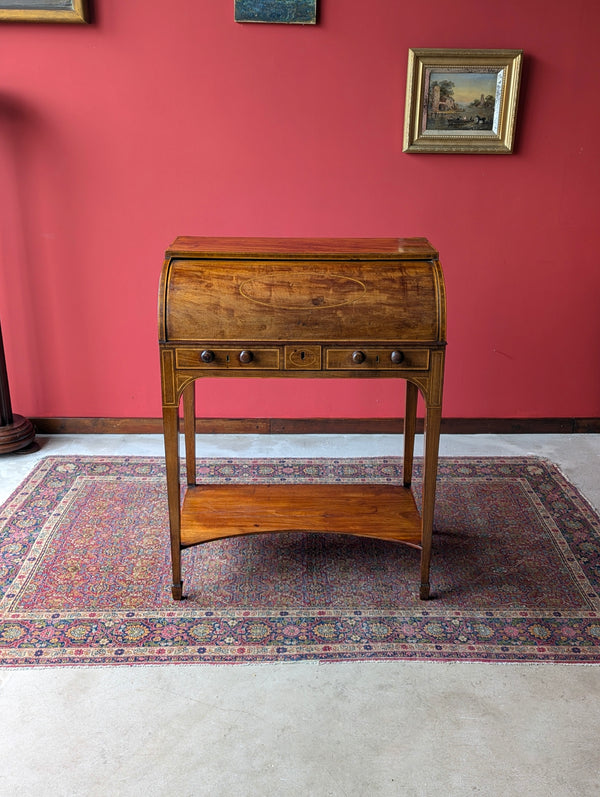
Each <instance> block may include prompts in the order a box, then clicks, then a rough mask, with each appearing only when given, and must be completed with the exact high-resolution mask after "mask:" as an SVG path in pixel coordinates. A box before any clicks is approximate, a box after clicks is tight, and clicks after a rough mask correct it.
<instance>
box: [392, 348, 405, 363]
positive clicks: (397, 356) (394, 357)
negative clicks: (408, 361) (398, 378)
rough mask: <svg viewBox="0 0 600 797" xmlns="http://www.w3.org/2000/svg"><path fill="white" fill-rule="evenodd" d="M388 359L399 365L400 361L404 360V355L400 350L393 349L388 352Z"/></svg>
mask: <svg viewBox="0 0 600 797" xmlns="http://www.w3.org/2000/svg"><path fill="white" fill-rule="evenodd" d="M390 360H391V361H392V362H393V363H394V365H400V363H402V362H404V355H403V354H402V352H401V351H393V352H392V353H391V354H390Z"/></svg>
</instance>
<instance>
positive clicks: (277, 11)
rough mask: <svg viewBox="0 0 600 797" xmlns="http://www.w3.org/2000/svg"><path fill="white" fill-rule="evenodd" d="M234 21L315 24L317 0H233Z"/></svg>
mask: <svg viewBox="0 0 600 797" xmlns="http://www.w3.org/2000/svg"><path fill="white" fill-rule="evenodd" d="M234 3H235V21H236V22H278V23H280V24H287V25H315V24H316V21H317V0H234Z"/></svg>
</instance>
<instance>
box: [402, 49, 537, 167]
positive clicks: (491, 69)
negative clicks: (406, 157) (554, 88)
mask: <svg viewBox="0 0 600 797" xmlns="http://www.w3.org/2000/svg"><path fill="white" fill-rule="evenodd" d="M522 61H523V51H522V50H450V49H444V50H442V49H429V48H421V49H417V48H415V49H410V50H409V52H408V75H407V80H406V107H405V115H404V140H403V146H402V151H403V152H409V153H410V152H415V153H419V152H420V153H426V152H428V153H463V152H464V153H475V154H492V155H510V154H511V153H512V152H513V148H514V141H515V129H516V121H517V105H518V99H519V86H520V81H521V66H522Z"/></svg>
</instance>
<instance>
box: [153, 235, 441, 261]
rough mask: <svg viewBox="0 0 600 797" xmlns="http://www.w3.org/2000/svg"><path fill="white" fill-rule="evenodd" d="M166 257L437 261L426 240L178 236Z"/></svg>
mask: <svg viewBox="0 0 600 797" xmlns="http://www.w3.org/2000/svg"><path fill="white" fill-rule="evenodd" d="M166 255H167V257H202V258H219V257H227V256H235V257H236V258H249V259H265V260H266V259H270V258H275V259H277V260H281V259H285V258H288V257H289V258H293V259H294V260H296V259H309V260H310V259H314V258H315V256H318V257H319V258H321V259H328V258H331V259H333V260H336V259H355V258H361V259H362V258H364V259H366V260H402V259H406V260H437V258H438V252H437V251H436V250H435V249H434V248H433V247H432V246H431V244H430V243H429V241H428V240H427V239H426V238H203V237H194V236H180V237H179V238H176V239H175V241H174V242H173V243H172V244H171V246H170V247H169V249H167V252H166Z"/></svg>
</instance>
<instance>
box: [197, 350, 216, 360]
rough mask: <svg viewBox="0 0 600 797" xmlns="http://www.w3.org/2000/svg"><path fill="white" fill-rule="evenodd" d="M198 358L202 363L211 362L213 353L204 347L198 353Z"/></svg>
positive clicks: (213, 356)
mask: <svg viewBox="0 0 600 797" xmlns="http://www.w3.org/2000/svg"><path fill="white" fill-rule="evenodd" d="M200 359H201V360H202V362H203V363H212V362H213V360H214V359H215V353H214V351H211V350H210V349H205V350H204V351H203V352H202V354H201V355H200Z"/></svg>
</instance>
